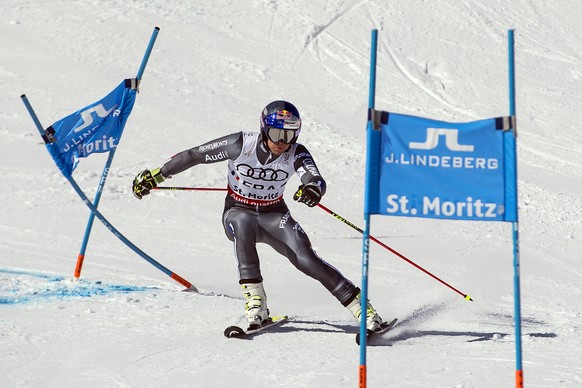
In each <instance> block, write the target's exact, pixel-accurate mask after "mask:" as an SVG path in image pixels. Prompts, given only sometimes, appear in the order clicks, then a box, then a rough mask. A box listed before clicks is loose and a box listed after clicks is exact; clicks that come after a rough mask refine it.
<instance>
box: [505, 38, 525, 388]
mask: <svg viewBox="0 0 582 388" xmlns="http://www.w3.org/2000/svg"><path fill="white" fill-rule="evenodd" d="M507 38H508V39H507V44H508V52H509V114H510V115H511V117H513V119H514V122H517V120H516V118H515V54H514V39H513V30H509V31H508V36H507ZM516 126H517V124H514V127H516ZM513 131H514V134H515V136H517V128H513ZM515 147H516V148H517V141H516V142H515ZM514 155H515V158H516V159H515V169H516V182H515V191H516V194H515V196H516V204H517V203H518V202H517V150H515V152H514ZM512 235H513V300H514V317H515V364H516V365H515V386H516V387H517V388H521V387H523V366H522V359H521V358H522V350H521V286H520V280H519V272H520V264H519V207H518V209H517V212H516V221H514V222H513V223H512Z"/></svg>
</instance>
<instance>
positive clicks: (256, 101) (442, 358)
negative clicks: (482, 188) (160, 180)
mask: <svg viewBox="0 0 582 388" xmlns="http://www.w3.org/2000/svg"><path fill="white" fill-rule="evenodd" d="M0 14H1V15H2V17H1V18H0V90H2V93H1V94H0V135H1V141H0V158H1V161H2V163H1V167H0V171H1V174H0V176H1V177H2V189H1V190H2V201H1V203H0V211H1V213H0V214H1V217H0V231H1V233H0V303H1V304H0V361H1V362H0V386H2V387H40V386H42V387H79V386H84V387H106V386H107V387H160V386H178V387H234V386H252V387H355V386H356V385H357V382H358V364H359V348H358V347H357V346H356V344H355V342H354V336H353V333H355V332H356V331H357V330H358V326H357V323H356V322H355V321H354V320H353V318H352V317H351V316H350V314H349V312H348V311H347V310H346V309H344V308H343V307H342V306H340V305H339V304H338V303H337V301H336V300H335V299H334V298H333V297H331V296H330V295H329V294H328V293H327V292H326V291H325V290H324V289H323V287H321V285H319V284H318V283H317V282H315V281H313V280H312V279H310V278H307V277H305V276H304V275H302V274H300V273H299V272H298V271H296V270H295V269H294V268H293V267H292V265H291V264H290V263H288V262H287V260H286V259H284V258H282V257H280V256H278V255H277V254H276V253H275V252H273V251H272V250H271V249H269V248H268V247H266V246H260V247H259V250H260V252H261V256H262V265H263V273H264V277H265V287H266V289H267V293H268V296H269V307H270V309H271V312H272V313H273V314H289V315H290V316H291V317H292V320H291V322H290V323H288V324H287V325H285V326H282V327H281V328H279V329H277V330H276V331H274V332H272V333H268V334H263V335H260V336H257V337H256V338H254V339H253V340H251V341H237V340H228V339H226V338H224V337H223V335H222V331H223V330H224V328H225V327H226V326H228V325H231V324H235V323H240V322H241V319H242V314H243V301H242V299H241V294H240V290H239V286H238V283H237V280H238V279H237V274H236V264H235V261H234V259H233V255H232V247H231V244H230V243H229V242H228V240H227V239H226V237H225V236H224V233H223V231H222V227H221V222H220V217H221V212H222V206H223V196H224V194H223V193H216V192H156V193H153V194H152V195H150V196H149V197H147V198H145V199H144V200H142V201H138V200H136V199H135V198H134V197H133V195H132V194H131V190H130V185H131V181H132V179H133V177H134V176H135V175H136V174H137V173H139V172H140V171H142V170H143V169H145V168H155V167H158V166H159V165H160V164H161V163H163V161H164V160H165V159H166V158H168V157H169V156H171V155H173V154H174V153H176V152H178V151H181V150H183V149H186V148H190V147H193V146H195V145H198V144H201V143H203V142H206V141H207V140H211V139H213V138H215V137H218V136H221V135H224V134H227V133H231V132H235V131H239V130H257V129H258V117H259V114H260V111H261V109H262V108H263V106H265V105H266V104H267V103H268V102H270V101H272V100H274V99H288V100H290V101H292V102H294V103H295V104H296V105H297V106H298V108H299V110H300V111H301V113H302V117H303V122H304V127H303V131H302V134H301V139H300V140H301V142H302V143H303V144H305V145H306V146H307V147H308V149H309V150H310V151H311V152H312V153H313V154H314V156H315V158H316V161H317V163H318V166H319V168H320V170H321V172H322V173H323V174H324V176H325V178H326V179H327V182H328V192H327V194H326V196H325V197H324V199H323V201H322V203H323V204H324V205H326V206H327V207H329V208H330V209H331V210H333V211H335V212H336V213H338V214H340V215H342V216H343V217H345V218H346V219H347V220H349V221H351V222H352V223H354V224H357V225H361V224H362V222H363V221H362V218H363V217H362V209H363V192H364V163H365V153H366V149H365V125H366V109H367V105H368V82H369V60H370V35H371V30H372V29H373V28H376V29H378V30H379V50H378V69H377V78H378V82H377V89H376V91H377V96H376V107H377V108H378V109H383V110H389V111H393V112H398V113H404V114H413V115H418V116H423V117H430V118H434V119H438V120H448V121H461V122H462V121H471V120H476V119H481V118H489V117H497V116H504V115H507V114H508V113H509V98H508V94H509V92H508V65H507V31H508V30H509V29H515V31H516V33H515V39H516V45H515V49H516V87H517V96H516V97H517V105H516V108H517V122H518V133H519V137H518V154H519V172H518V174H519V177H518V178H519V209H520V210H519V216H520V224H519V229H520V248H521V291H522V314H523V338H522V342H523V359H524V373H525V383H526V385H527V386H530V387H556V386H572V387H574V386H577V387H580V386H582V353H581V351H580V348H581V347H582V335H581V331H582V322H581V310H582V308H581V307H582V302H581V299H582V298H581V291H580V280H581V276H582V260H581V259H582V257H581V256H582V255H581V253H580V252H581V251H582V221H581V219H582V197H581V195H580V193H581V192H582V168H581V167H582V136H581V135H580V133H581V132H580V128H581V127H582V110H581V109H580V90H581V88H580V85H581V79H582V65H581V60H582V52H581V48H580V40H581V38H582V24H581V23H580V19H581V17H582V8H581V6H580V3H579V1H577V0H565V1H560V2H548V1H539V0H514V1H511V2H508V1H501V0H492V1H487V2H481V1H470V0H462V1H452V0H450V1H444V0H440V1H438V0H437V1H421V0H413V1H403V0H400V1H390V2H386V1H380V0H370V1H363V0H347V1H308V0H298V1H288V0H247V1H227V0H216V1H200V0H197V1H192V0H166V1H163V2H162V1H153V0H150V1H115V0H83V1H80V0H74V1H65V0H50V1H42V2H38V1H23V0H3V1H2V2H1V3H0ZM155 26H159V27H160V34H159V36H158V39H157V42H156V44H155V47H154V50H153V52H152V55H151V58H150V60H149V63H148V66H147V68H146V71H145V74H144V77H143V82H142V83H141V88H140V89H141V92H140V94H139V95H138V97H137V101H136V104H135V107H134V110H133V113H132V115H131V116H130V117H129V120H128V122H127V125H126V127H125V133H124V136H123V139H122V141H121V144H120V146H119V148H118V150H117V153H116V157H115V160H114V163H113V165H112V167H111V170H110V172H109V177H108V180H107V184H106V186H105V191H104V193H103V197H102V200H101V204H100V206H99V208H100V210H101V211H102V212H103V214H104V215H105V216H106V217H107V218H108V219H109V221H110V222H111V223H112V224H113V225H114V226H115V227H116V228H117V229H119V230H120V231H121V232H122V233H123V234H124V235H125V236H126V237H127V238H128V239H130V240H131V241H132V242H133V243H135V244H136V245H137V246H139V247H140V248H141V249H142V250H143V251H144V252H146V253H148V254H149V255H150V256H152V257H153V258H155V259H156V260H158V261H159V262H160V263H162V264H163V265H164V266H166V267H168V268H170V269H171V270H172V271H174V272H176V273H177V274H179V275H181V276H182V277H184V278H186V279H187V280H189V281H191V282H192V283H193V284H194V285H195V286H196V287H198V288H199V289H201V290H205V291H206V292H207V293H210V292H213V293H215V294H220V295H221V296H216V295H214V296H209V295H202V294H195V293H186V292H180V291H181V287H180V285H179V284H178V283H176V282H174V281H173V280H172V279H170V278H169V277H167V276H166V275H165V274H163V273H162V272H161V271H159V270H158V269H156V268H155V267H154V266H152V265H150V264H149V263H147V262H146V261H145V260H143V259H142V258H141V257H139V256H138V255H136V254H135V253H134V252H133V251H131V250H130V249H128V248H127V247H126V246H125V245H123V244H122V243H121V242H120V241H119V240H118V239H117V238H115V236H113V235H112V234H111V233H110V232H109V231H108V230H107V229H106V228H104V227H103V225H102V224H101V223H100V222H98V221H96V223H95V225H94V227H93V232H92V235H91V240H90V244H89V247H88V250H87V257H86V259H85V265H84V268H83V272H82V277H81V281H79V282H76V283H75V282H72V281H71V278H72V276H73V270H74V268H75V263H76V259H77V254H78V252H79V249H80V245H81V241H82V238H83V234H84V231H85V225H86V222H87V218H88V216H89V211H88V209H87V207H86V206H85V205H84V204H83V202H82V201H81V200H80V199H79V198H78V197H77V195H76V194H75V192H74V191H73V190H72V188H71V187H70V185H69V184H68V182H67V181H66V180H65V179H64V178H63V177H62V175H61V174H60V172H59V171H58V170H57V168H56V167H55V165H54V163H53V161H52V160H51V158H50V157H49V155H48V153H47V152H46V150H45V147H44V146H43V145H42V144H41V140H40V138H39V136H38V133H37V130H36V128H35V126H34V124H33V122H32V120H31V118H30V117H29V115H28V113H27V111H26V109H25V107H24V105H23V104H22V101H21V99H20V95H21V94H23V93H26V95H27V96H28V98H29V100H30V102H31V104H32V106H33V107H34V108H35V110H36V112H37V114H38V116H39V119H40V121H41V123H42V124H43V126H44V127H47V126H48V125H50V124H52V123H53V122H55V121H57V120H58V119H60V118H62V117H64V116H65V115H67V114H69V113H71V112H73V111H75V110H77V109H80V108H82V107H83V106H86V105H88V104H89V103H92V102H94V101H97V100H99V99H100V98H102V97H103V96H104V95H106V94H107V93H108V92H109V91H110V90H112V89H113V88H114V87H115V86H116V85H117V84H118V83H119V82H120V81H121V80H122V79H124V78H130V77H134V76H135V75H136V73H137V70H138V67H139V64H140V61H141V59H142V56H143V54H144V52H145V49H146V46H147V43H148V41H149V38H150V36H151V33H152V31H153V28H154V27H155ZM104 162H105V156H104V155H97V156H92V157H91V158H88V159H86V160H82V161H81V163H80V165H79V167H78V168H77V170H76V171H75V173H74V178H75V179H76V181H77V182H78V183H79V185H80V186H81V187H82V188H83V190H85V192H87V194H88V195H89V196H90V197H91V198H93V196H94V195H95V189H96V187H97V184H98V181H99V178H100V175H101V171H102V168H103V164H104ZM225 175H226V165H225V164H214V165H209V166H200V167H198V168H194V169H191V170H188V171H186V172H184V173H182V174H180V175H178V176H176V177H174V178H173V179H172V180H170V181H169V182H168V184H171V185H176V186H182V185H183V186H196V187H224V186H225ZM298 183H299V181H298V179H297V178H294V180H292V181H291V182H290V183H289V186H290V187H289V190H288V192H287V193H286V196H287V199H288V202H289V206H290V208H291V211H292V213H293V215H294V217H295V218H296V219H297V220H298V221H299V222H301V224H302V226H303V228H304V229H305V230H306V231H307V232H308V233H309V235H310V237H311V239H312V242H313V245H314V247H315V248H316V250H317V252H318V253H319V254H320V255H321V256H322V257H323V258H324V259H325V260H327V261H328V262H330V263H331V264H333V265H334V266H336V267H337V268H338V269H340V270H341V271H342V272H343V273H344V274H345V275H346V276H347V277H349V278H350V279H352V281H354V282H355V283H356V284H359V283H360V281H361V279H360V276H361V251H362V240H361V235H360V234H359V233H358V232H357V231H355V230H354V229H351V228H350V227H349V226H347V225H345V224H344V223H342V222H339V221H338V220H336V219H335V218H334V217H332V216H330V215H329V214H327V213H325V212H323V211H321V209H318V208H312V209H310V208H307V207H306V206H303V205H300V204H297V203H295V202H293V201H292V200H291V195H292V194H293V192H294V189H295V187H296V186H297V184H298ZM361 226H363V225H361ZM372 234H373V235H374V236H376V237H377V238H378V239H380V240H381V241H382V242H383V243H385V244H387V245H389V246H391V247H392V248H394V249H396V250H398V251H399V252H401V253H402V254H404V255H406V256H407V257H409V258H410V259H411V260H413V261H414V262H416V263H417V264H419V265H421V266H423V267H424V268H426V269H427V270H429V271H430V272H432V273H434V274H435V275H436V276H438V277H440V278H441V279H443V280H444V281H446V282H448V283H449V284H451V285H452V286H454V287H456V288H457V289H459V290H461V291H462V292H464V293H467V294H469V295H470V296H472V297H473V299H474V302H468V301H466V300H465V299H463V298H462V297H461V296H460V295H458V294H456V293H455V292H453V291H452V290H451V289H449V288H447V287H445V286H443V285H442V284H440V283H439V282H437V281H435V280H434V279H432V278H431V277H429V276H427V275H426V274H424V273H422V272H421V271H419V270H417V269H416V268H414V267H413V266H411V265H409V264H408V263H406V262H405V261H403V260H401V259H399V258H398V257H396V256H395V255H393V254H391V253H390V252H388V251H387V250H385V249H383V248H381V247H379V246H378V245H376V244H373V245H372V247H371V254H370V284H369V287H370V288H369V296H370V298H371V301H372V303H373V304H374V306H375V307H376V308H377V309H378V310H379V312H380V314H381V315H382V316H383V317H384V318H385V319H391V318H393V317H398V318H399V319H400V323H399V326H397V327H396V328H395V329H394V332H393V333H392V334H391V335H390V336H387V337H386V338H385V339H383V340H382V341H381V342H380V343H378V344H376V345H377V346H370V347H369V348H368V352H367V356H368V357H367V364H368V386H369V387H508V386H512V385H513V384H514V374H515V336H514V324H513V264H512V260H513V255H512V238H511V225H510V224H507V223H481V222H458V221H457V222H454V221H438V220H426V219H405V218H396V217H378V216H375V217H373V219H372Z"/></svg>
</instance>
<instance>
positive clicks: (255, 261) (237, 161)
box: [133, 100, 383, 331]
mask: <svg viewBox="0 0 582 388" xmlns="http://www.w3.org/2000/svg"><path fill="white" fill-rule="evenodd" d="M300 132H301V118H300V115H299V112H298V110H297V108H296V107H295V106H294V105H293V104H291V103H290V102H287V101H281V100H278V101H273V102H271V103H270V104H268V105H267V106H266V107H265V109H264V110H263V111H262V114H261V118H260V132H244V131H241V132H236V133H233V134H230V135H226V136H223V137H219V138H217V139H214V140H211V141H209V142H207V143H205V144H202V145H200V146H196V147H193V148H191V149H188V150H185V151H182V152H180V153H178V154H176V155H174V156H173V157H171V158H170V159H168V160H167V161H166V162H164V163H163V164H162V166H161V167H160V168H156V169H154V170H151V171H150V170H144V171H143V172H142V173H140V174H138V175H137V176H136V177H135V179H134V181H133V193H134V195H135V196H136V197H137V198H138V199H141V198H142V197H143V196H145V195H148V194H149V192H150V190H152V189H153V188H155V187H156V186H157V185H158V184H160V183H161V182H163V181H164V180H166V179H168V178H171V177H172V176H173V175H176V174H178V173H180V172H182V171H184V170H186V169H188V168H190V167H193V166H196V165H198V164H209V163H215V162H220V161H223V160H228V191H227V195H226V198H225V206H224V212H223V215H222V224H223V227H224V231H225V233H226V236H227V237H228V239H229V240H230V241H232V242H233V243H234V251H235V256H236V259H237V261H238V272H239V284H240V285H241V287H242V290H243V295H244V297H245V315H246V318H247V321H248V325H249V330H250V329H254V328H258V327H260V326H261V325H262V324H263V323H265V322H268V321H269V309H268V308H267V296H266V294H265V290H264V288H263V277H262V276H261V269H260V262H259V256H258V254H257V249H256V246H255V244H256V243H266V244H268V245H270V246H271V247H273V248H274V249H275V250H276V251H277V252H279V253H280V254H282V255H283V256H285V257H287V259H289V261H290V262H291V263H292V264H293V265H294V266H295V267H296V268H297V269H299V270H300V271H301V272H303V273H305V274H306V275H308V276H311V277H312V278H314V279H316V280H318V281H319V282H321V284H322V285H323V286H324V287H325V288H326V289H327V290H328V291H329V292H330V293H331V294H332V295H333V296H335V297H336V298H337V299H338V300H339V302H340V303H341V304H342V305H344V306H345V307H347V308H348V310H349V311H350V312H351V313H352V314H353V315H354V317H355V318H356V319H358V321H359V320H360V315H361V307H360V289H359V288H358V287H356V286H355V285H354V284H353V283H352V282H350V281H349V280H348V279H346V278H345V277H344V276H343V275H342V274H341V273H340V272H339V271H338V270H337V269H335V268H334V267H332V266H331V265H329V264H328V263H326V262H325V261H324V260H323V259H321V258H320V257H319V256H318V255H317V254H316V253H315V251H314V250H313V248H312V247H311V242H310V241H309V238H308V236H307V234H306V233H305V232H304V231H303V229H302V228H301V226H300V225H299V224H298V223H297V221H295V220H294V219H293V217H292V216H291V214H290V212H289V209H288V207H287V204H286V203H285V200H284V199H283V192H284V190H285V187H286V184H287V181H288V180H289V178H290V177H291V175H292V174H293V173H297V174H298V175H299V177H300V179H301V182H302V184H301V185H300V186H299V188H298V189H297V191H296V193H295V195H294V197H293V199H294V200H296V201H299V202H301V203H304V204H306V205H307V206H309V207H313V206H315V205H317V204H318V203H319V201H320V200H321V197H322V196H323V195H324V194H325V190H326V184H325V181H324V179H323V178H322V176H321V174H320V173H319V170H318V168H317V166H316V165H315V162H314V161H313V157H312V156H311V154H310V153H309V151H308V150H307V148H306V147H305V146H303V145H302V144H299V143H297V138H298V136H299V133H300ZM382 322H383V321H382V319H381V318H380V316H379V315H378V314H377V312H376V310H375V309H374V308H373V307H372V305H371V304H370V303H368V309H367V312H366V327H367V329H368V330H372V331H376V330H378V329H380V326H381V324H382Z"/></svg>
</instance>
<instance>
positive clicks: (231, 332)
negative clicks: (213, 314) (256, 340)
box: [224, 326, 247, 338]
mask: <svg viewBox="0 0 582 388" xmlns="http://www.w3.org/2000/svg"><path fill="white" fill-rule="evenodd" d="M246 335H247V334H246V332H245V331H244V330H243V329H242V328H240V327H238V326H229V327H227V328H226V329H225V330H224V336H225V337H226V338H244V337H245V336H246Z"/></svg>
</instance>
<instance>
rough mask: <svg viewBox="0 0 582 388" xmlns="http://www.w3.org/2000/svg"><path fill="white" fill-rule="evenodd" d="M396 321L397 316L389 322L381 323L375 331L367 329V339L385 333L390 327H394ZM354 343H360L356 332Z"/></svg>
mask: <svg viewBox="0 0 582 388" xmlns="http://www.w3.org/2000/svg"><path fill="white" fill-rule="evenodd" d="M396 321H398V318H394V319H393V320H392V321H390V322H384V323H382V325H381V326H380V329H378V330H376V331H371V330H368V337H367V338H368V341H370V340H371V339H372V338H374V337H377V336H379V335H382V334H384V333H387V332H388V331H390V329H392V328H393V327H394V325H396ZM356 343H357V344H358V345H359V344H360V333H358V334H356Z"/></svg>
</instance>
